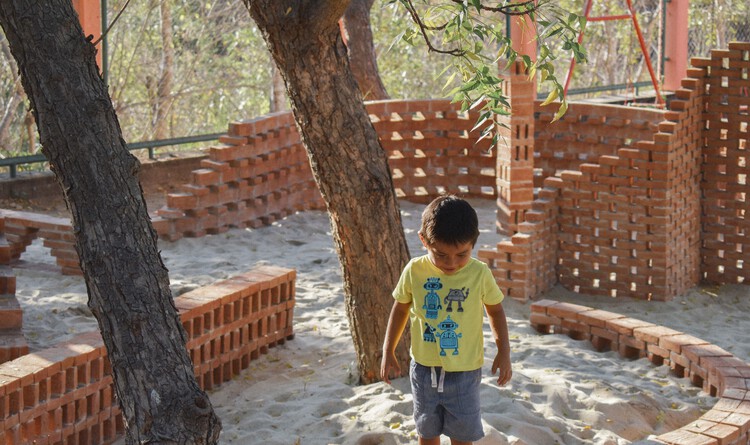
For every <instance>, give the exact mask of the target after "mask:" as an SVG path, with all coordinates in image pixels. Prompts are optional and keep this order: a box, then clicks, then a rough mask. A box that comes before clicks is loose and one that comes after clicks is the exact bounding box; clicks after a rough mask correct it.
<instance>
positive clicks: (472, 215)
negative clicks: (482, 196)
mask: <svg viewBox="0 0 750 445" xmlns="http://www.w3.org/2000/svg"><path fill="white" fill-rule="evenodd" d="M419 232H420V233H421V234H422V237H423V238H424V240H425V242H426V243H427V244H429V245H432V244H435V242H437V241H439V242H442V243H446V244H452V245H458V244H464V243H469V242H470V243H471V245H472V246H474V244H476V242H477V238H479V219H478V218H477V212H476V210H474V208H473V207H472V206H471V204H469V203H468V202H467V201H465V200H463V199H461V198H459V197H457V196H455V195H443V196H440V197H438V198H436V199H435V200H433V201H432V202H431V203H430V204H428V205H427V207H425V209H424V211H423V212H422V228H421V229H420V230H419Z"/></svg>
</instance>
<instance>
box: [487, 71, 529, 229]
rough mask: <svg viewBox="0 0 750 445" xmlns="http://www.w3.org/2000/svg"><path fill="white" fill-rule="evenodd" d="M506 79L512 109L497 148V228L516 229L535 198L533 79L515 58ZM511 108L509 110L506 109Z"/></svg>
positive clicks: (503, 123) (501, 123) (501, 121)
mask: <svg viewBox="0 0 750 445" xmlns="http://www.w3.org/2000/svg"><path fill="white" fill-rule="evenodd" d="M508 77H509V78H508V82H506V91H505V94H506V95H507V96H508V99H509V101H510V104H511V106H512V107H513V110H512V113H511V115H510V116H509V117H501V118H500V119H499V126H498V133H499V136H500V137H499V138H498V143H497V146H496V147H495V148H496V150H497V161H496V171H497V181H496V183H497V231H498V233H500V234H503V235H506V236H511V235H513V234H514V233H518V226H519V224H521V223H523V222H524V221H525V215H526V212H527V211H529V210H531V207H532V201H534V156H535V147H536V136H535V127H536V125H535V119H534V99H535V97H536V83H535V82H533V81H531V80H529V74H528V71H526V69H525V68H524V67H523V63H522V62H515V63H514V64H513V65H512V67H511V72H510V74H509V76H508ZM509 111H510V110H509Z"/></svg>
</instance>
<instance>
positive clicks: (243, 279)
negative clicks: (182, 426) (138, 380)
mask: <svg viewBox="0 0 750 445" xmlns="http://www.w3.org/2000/svg"><path fill="white" fill-rule="evenodd" d="M295 280H296V273H295V271H294V270H289V269H282V268H278V267H273V266H263V267H260V268H256V269H253V270H250V271H249V272H247V273H245V274H242V275H238V276H235V277H233V278H230V279H228V280H224V281H221V282H217V283H214V284H212V285H209V286H205V287H202V288H199V289H195V290H193V291H191V292H187V293H185V294H183V295H181V296H179V297H177V298H175V305H176V307H177V309H178V310H179V312H180V317H181V319H182V323H183V326H184V327H185V330H186V331H187V337H188V343H187V348H188V351H189V352H190V357H191V358H192V360H193V364H194V367H195V368H194V369H195V374H196V378H197V380H198V383H199V384H200V386H201V388H203V389H211V388H215V387H218V386H219V385H221V384H222V383H224V382H226V381H228V380H230V379H231V378H232V377H233V376H236V375H237V374H239V373H240V371H242V370H244V369H246V368H247V367H248V365H249V362H250V361H251V360H254V359H256V358H258V357H259V356H260V355H261V354H264V353H266V352H267V351H268V348H270V347H273V346H275V345H277V344H280V343H284V342H285V341H286V340H287V339H291V338H292V337H293V329H292V313H293V310H294V302H295ZM0 425H1V426H2V429H0V443H2V444H4V445H21V444H24V445H26V444H29V445H30V444H35V445H44V444H54V445H58V444H59V445H62V444H65V445H91V444H109V443H113V442H114V441H115V440H116V439H118V438H119V437H121V436H122V434H123V433H124V423H123V419H122V414H121V412H120V408H119V406H118V403H117V401H116V397H115V391H114V388H113V385H112V375H111V368H110V364H109V361H108V359H107V354H106V350H105V348H104V344H103V342H102V339H101V336H100V335H99V333H98V332H90V333H86V334H81V335H79V336H76V337H75V338H73V339H71V340H70V341H67V342H65V343H62V344H58V345H56V346H55V347H52V348H49V349H44V350H41V351H37V352H34V353H31V354H27V355H24V356H23V357H20V358H17V359H15V360H12V361H9V362H6V363H3V364H0Z"/></svg>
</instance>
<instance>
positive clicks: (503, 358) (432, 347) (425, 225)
mask: <svg viewBox="0 0 750 445" xmlns="http://www.w3.org/2000/svg"><path fill="white" fill-rule="evenodd" d="M478 226H479V224H478V220H477V214H476V211H474V209H473V208H472V207H471V205H470V204H469V203H468V202H466V201H465V200H463V199H460V198H457V197H455V196H452V195H447V196H441V197H439V198H437V199H435V200H434V201H432V202H431V203H430V204H429V205H428V206H427V207H426V208H425V210H424V212H423V213H422V227H421V229H420V230H419V239H420V240H421V241H422V244H423V245H424V247H425V248H426V249H427V255H424V256H421V257H418V258H413V259H412V260H411V261H410V262H409V263H408V264H407V265H406V267H405V268H404V271H403V272H402V273H401V278H400V279H399V282H398V285H397V286H396V289H395V290H394V291H393V297H394V299H395V300H396V301H395V302H394V303H393V308H392V309H391V315H390V318H389V320H388V327H387V329H386V336H385V341H384V344H383V361H382V363H381V366H380V373H381V377H382V378H383V380H384V381H385V382H386V383H390V374H391V371H394V372H395V374H396V375H400V373H401V368H400V366H399V364H398V361H397V360H396V356H395V354H394V351H395V349H396V345H397V344H398V341H399V339H400V338H401V334H402V333H403V331H404V328H405V327H406V322H407V320H410V321H411V324H410V328H411V357H412V361H411V369H410V372H409V376H410V379H411V388H412V395H413V397H414V420H415V422H416V424H417V433H418V434H419V443H420V444H421V445H439V444H440V435H441V434H445V435H446V436H448V437H449V438H450V440H451V444H452V445H461V444H471V443H472V442H473V441H476V440H479V439H481V438H482V437H483V436H484V432H483V431H482V419H481V413H480V407H479V383H480V380H481V376H482V370H481V368H482V364H483V362H484V345H483V333H482V326H483V307H484V308H485V309H486V311H487V315H488V317H489V321H490V327H491V328H492V334H493V336H494V338H495V343H496V344H497V356H496V357H495V360H494V362H493V363H492V374H495V372H497V371H499V374H498V379H497V383H498V385H500V386H502V385H505V384H506V383H508V381H510V378H511V365H510V345H509V342H508V325H507V322H506V320H505V311H504V310H503V306H502V304H501V301H502V300H503V294H502V292H500V289H499V288H498V287H497V283H496V282H495V279H494V278H493V276H492V273H491V272H490V270H489V267H487V265H486V264H485V263H483V262H481V261H479V260H477V259H475V258H473V257H472V256H471V253H472V249H473V248H474V244H475V243H476V241H477V238H478V237H479V227H478Z"/></svg>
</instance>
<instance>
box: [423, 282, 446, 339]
mask: <svg viewBox="0 0 750 445" xmlns="http://www.w3.org/2000/svg"><path fill="white" fill-rule="evenodd" d="M423 287H424V288H425V290H427V295H425V296H424V304H423V305H422V309H424V310H425V311H426V312H425V315H424V316H425V318H430V319H433V320H434V319H437V317H438V311H440V309H442V308H443V306H442V305H441V304H440V295H438V294H437V292H435V291H438V290H440V289H442V288H443V283H441V282H440V278H438V277H430V278H427V282H426V283H425V284H424V286H423ZM433 341H434V340H433Z"/></svg>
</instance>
